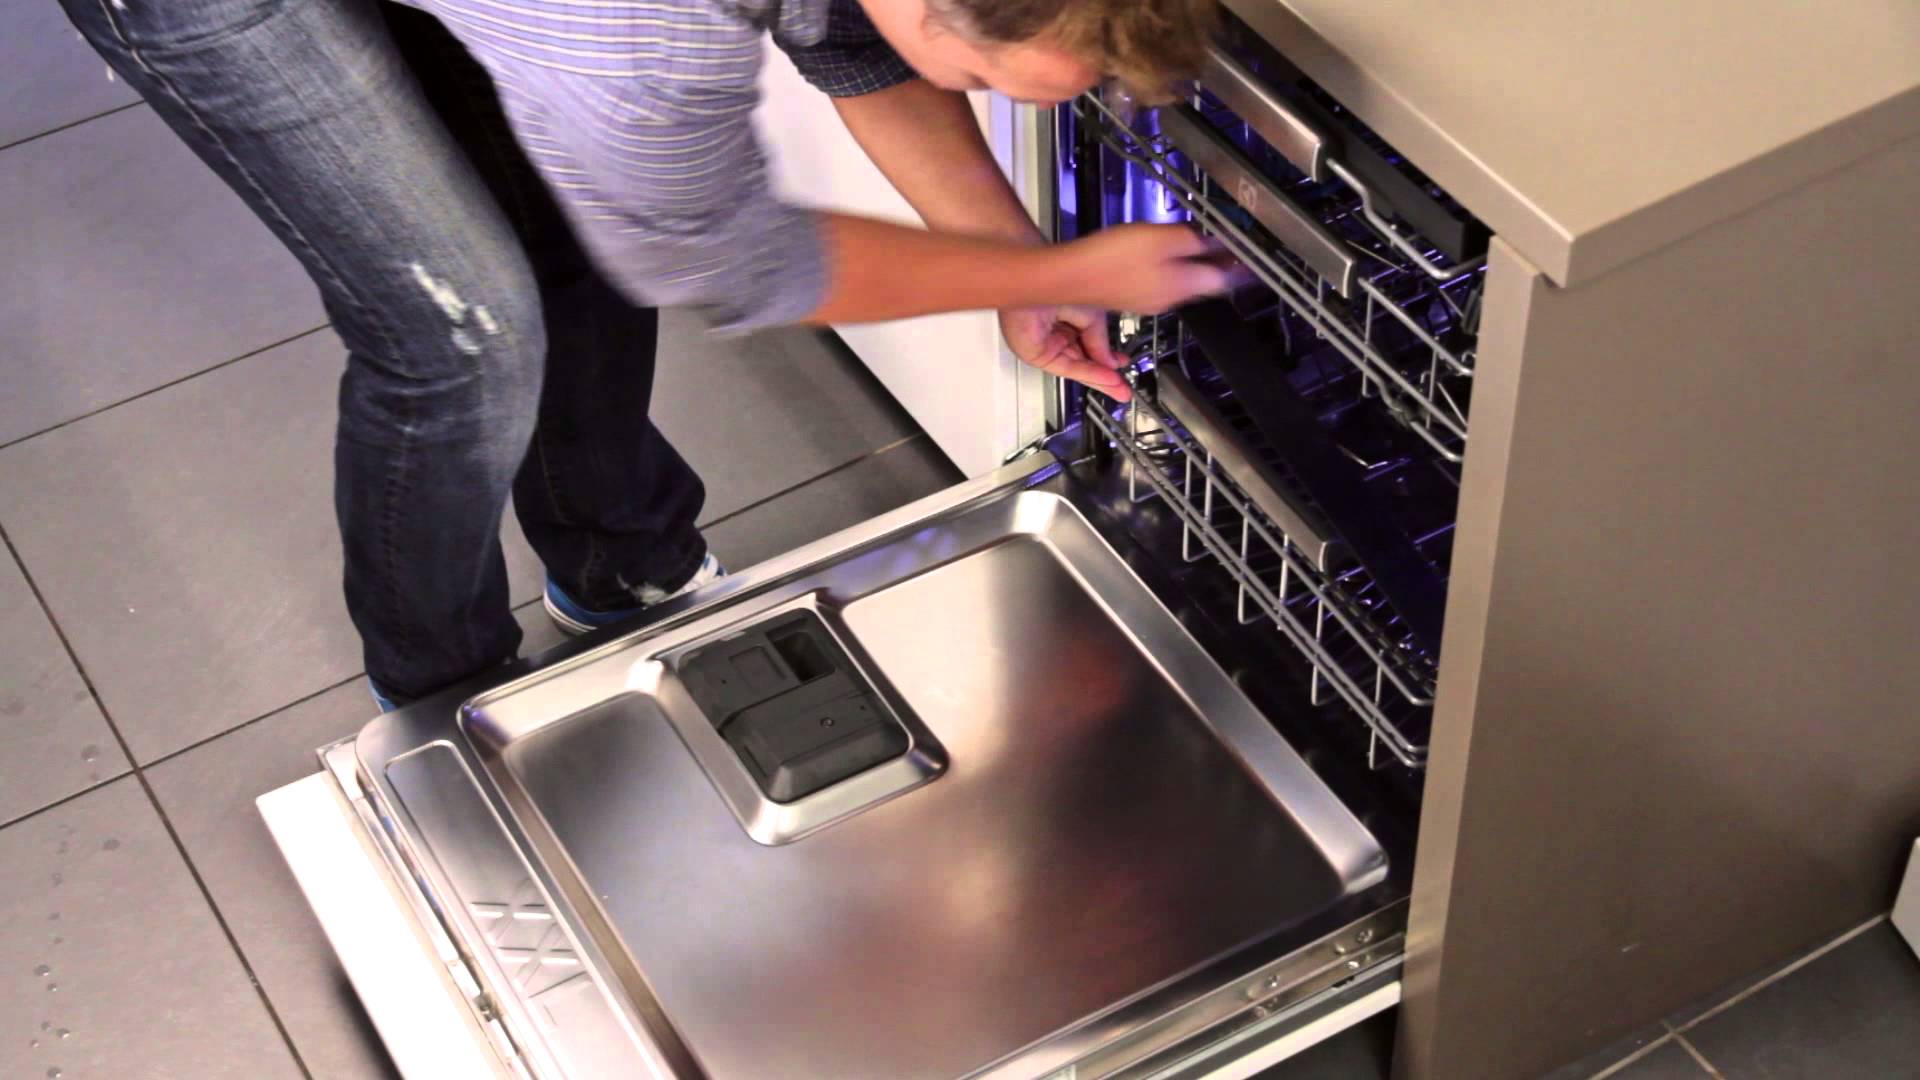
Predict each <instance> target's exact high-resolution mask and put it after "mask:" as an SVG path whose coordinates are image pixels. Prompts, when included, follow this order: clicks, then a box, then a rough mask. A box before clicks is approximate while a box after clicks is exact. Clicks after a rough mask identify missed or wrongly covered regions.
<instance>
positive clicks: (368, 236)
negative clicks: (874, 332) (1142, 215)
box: [63, 0, 1227, 708]
mask: <svg viewBox="0 0 1920 1080" xmlns="http://www.w3.org/2000/svg"><path fill="white" fill-rule="evenodd" d="M1211 2H1212V0H571V2H565V0H416V2H415V3H414V4H413V5H412V6H410V7H399V6H395V5H391V4H386V3H381V2H378V0H63V3H64V4H65V5H66V8H67V12H68V15H69V16H70V17H71V18H72V19H73V22H74V24H75V26H77V27H78V28H79V29H80V31H81V32H82V33H83V34H84V35H85V36H86V37H87V39H88V40H89V41H90V42H91V43H92V44H93V45H94V47H95V48H96V49H98V50H99V51H100V53H101V54H102V55H103V56H105V57H106V59H107V61H108V63H109V64H111V65H112V66H113V67H114V69H115V70H116V71H118V72H119V73H120V74H121V76H123V77H124V78H125V79H126V80H127V82H128V84H130V85H132V86H134V87H135V88H137V89H138V90H139V91H140V92H141V93H142V94H143V95H144V96H145V97H146V99H147V101H148V102H149V103H150V104H151V105H152V106H153V108H154V110H155V111H156V112H157V113H159V114H160V116H161V117H162V118H163V119H164V120H165V121H166V122H167V123H168V124H169V125H170V126H171V127H172V128H173V129H174V131H175V132H176V133H178V134H179V135H180V136H181V138H183V139H184V140H185V141H186V142H187V143H188V144H189V145H190V146H192V147H193V149H194V150H195V151H196V152H197V153H198V154H199V155H200V156H201V158H202V159H203V160H205V161H206V162H207V164H208V165H209V166H211V167H212V168H213V170H214V171H215V172H217V173H218V174H219V175H220V176H221V178H222V179H224V180H225V181H226V182H227V183H228V184H229V185H230V186H231V187H232V188H233V189H234V190H235V191H236V192H238V193H239V195H240V196H241V198H243V199H245V200H246V202H247V203H248V205H249V206H251V207H252V208H253V210H254V211H255V213H257V214H258V215H259V216H260V217H261V219H262V220H263V221H265V222H266V224H267V225H268V227H270V228H271V229H273V231H274V232H275V233H276V234H277V235H278V236H279V237H280V238H281V240H282V241H284V242H285V243H286V244H287V246H288V247H289V248H291V249H292V251H293V252H294V254H295V255H296V256H298V257H299V258H300V260H301V262H302V263H303V264H304V265H305V266H306V268H307V271H308V272H309V274H310V275H311V276H312V277H313V280H314V282H315V284H317V285H318V286H319V288H320V292H321V295H322V298H323V300H324V302H325V305H326V308H327V312H328V314H329V316H330V317H331V319H332V322H333V326H334V329H335V330H336V331H337V332H338V333H339V334H340V337H341V339H342V340H343V341H344V342H345V344H346V346H347V349H348V361H347V369H346V374H345V376H344V377H343V378H342V380H341V385H340V425H339V435H338V439H337V442H336V450H335V459H334V463H335V471H336V477H335V509H336V512H337V515H338V518H339V525H340V531H341V536H342V540H343V543H344V548H345V554H346V570H345V575H344V583H345V590H346V598H347V607H348V610H349V612H350V613H351V614H352V617H353V621H354V625H355V626H356V627H357V628H358V629H359V631H360V635H361V638H362V641H363V644H364V652H365V658H366V669H367V674H368V678H369V681H370V682H371V683H372V685H373V688H374V692H375V696H376V698H377V699H378V700H379V701H380V703H381V705H382V706H383V707H389V708H390V707H392V706H393V705H394V704H396V703H401V702H405V701H408V700H412V699H414V698H417V697H419V696H421V695H424V694H427V693H429V692H431V691H433V690H435V689H438V688H439V687H442V686H445V685H447V684H448V683H451V682H453V681H455V680H458V679H460V678H463V677H465V676H467V675H470V674H473V673H475V672H477V671H480V670H483V669H485V668H486V667H488V666H490V665H493V664H497V663H499V662H501V661H503V660H505V659H507V658H510V657H512V656H513V655H514V654H515V651H516V650H517V648H518V646H519V638H520V634H519V630H518V628H517V627H516V625H515V623H514V621H513V619H512V617H511V615H510V614H509V612H508V604H507V585H506V571H505V566H504V563H503V561H502V557H501V552H500V545H499V540H498V531H499V524H500V517H501V514H502V513H503V512H504V509H505V506H506V503H507V498H508V494H509V492H511V493H512V495H513V502H514V506H515V508H516V510H517V511H518V513H519V515H520V520H521V524H522V526H523V529H524V531H525V533H526V535H527V539H528V541H529V542H530V543H531V544H532V546H533V548H534V550H535V551H536V552H537V553H538V554H539V556H540V557H541V559H542V560H543V561H544V562H545V564H546V567H547V572H548V584H547V592H546V595H547V607H548V610H549V611H550V612H551V613H553V615H554V617H555V618H556V619H557V620H558V621H559V622H560V623H561V624H562V625H563V626H564V627H566V628H568V629H570V630H575V631H578V630H583V629H587V628H590V627H593V626H599V625H604V624H606V623H609V622H612V621H615V620H617V619H619V618H621V617H623V616H626V615H629V614H631V613H633V612H634V611H636V610H638V609H639V608H641V607H644V606H645V605H648V604H654V603H659V602H660V601H662V600H664V599H667V598H669V597H672V596H674V595H677V594H679V593H680V592H683V591H685V590H687V589H690V588H693V587H695V586H697V585H699V584H701V583H703V582H705V581H707V580H710V579H711V578H712V577H714V576H716V575H717V574H718V573H719V572H720V570H719V567H718V565H717V564H716V563H715V562H714V560H713V558H712V556H711V555H709V554H708V552H707V550H706V543H705V541H704V540H703V539H702V538H701V536H700V534H699V533H698V532H697V531H696V530H695V528H694V522H695V520H696V518H697V517H698V514H699V511H700V506H701V503H702V501H703V499H704V497H705V493H704V490H703V489H702V487H701V484H700V481H699V479H698V478H697V477H696V476H695V475H694V474H693V472H692V471H691V470H690V469H689V468H688V467H687V465H686V463H685V462H684V461H682V460H681V458H680V457H679V455H678V454H677V453H675V451H674V449H673V448H672V447H671V446H670V445H668V444H667V442H666V440H665V439H664V438H662V436H661V434H660V432H659V431H658V430H657V429H656V428H655V427H654V426H653V425H652V424H651V423H650V422H648V420H647V403H648V397H649V395H650V393H651V390H652V382H653V349H654V340H655V327H656V320H655V311H654V308H655V307H657V306H661V305H669V304H685V305H692V306H694V307H696V308H698V309H700V310H701V312H702V313H703V314H704V315H705V316H706V317H707V318H708V319H709V320H710V321H711V322H712V323H713V324H715V325H716V327H718V328H719V329H720V330H722V331H726V332H740V331H746V330H752V329H756V328H760V327H765V326H772V325H777V324H781V323H794V322H799V323H810V324H825V323H834V322H859V321H865V320H878V319H893V318H901V317H905V316H911V315H920V314H927V313H931V312H937V311H950V310H966V309H998V310H999V311H1000V312H1001V313H1002V314H1001V326H1002V328H1003V330H1004V333H1005V335H1006V337H1007V340H1008V343H1009V345H1010V346H1011V347H1012V348H1013V350H1014V351H1015V352H1016V353H1017V354H1018V355H1019V356H1020V357H1021V358H1022V359H1024V360H1026V361H1027V362H1029V363H1032V364H1037V365H1039V366H1040V367H1043V368H1045V369H1047V370H1049V371H1053V372H1056V373H1058V374H1061V375H1064V376H1068V377H1070V378H1075V379H1078V380H1080V381H1082V382H1085V383H1088V384H1090V385H1093V386H1098V387H1102V388H1105V389H1109V390H1111V391H1113V392H1115V393H1124V384H1123V383H1122V382H1121V380H1120V379H1119V377H1118V375H1117V374H1116V373H1115V371H1114V370H1113V369H1114V367H1115V365H1116V360H1115V358H1114V357H1113V356H1112V355H1111V354H1110V352H1109V350H1108V348H1107V343H1106V337H1105V322H1104V311H1105V310H1106V309H1107V308H1110V307H1117V308H1125V309H1129V310H1138V311H1158V310H1163V309H1165V308H1167V307H1170V306H1172V305H1174V304H1177V303H1179V302H1181V301H1183V300H1185V299H1188V298H1190V297H1193V296H1197V295H1201V294H1205V293H1209V292H1216V291H1219V290H1220V289H1222V288H1224V287H1225V285H1226V280H1227V272H1226V270H1225V268H1224V267H1223V266H1222V265H1221V262H1220V259H1219V256H1218V255H1217V254H1216V253H1215V252H1214V251H1213V250H1212V249H1211V248H1209V247H1208V246H1207V245H1206V244H1205V243H1204V242H1203V241H1201V240H1200V239H1199V238H1198V237H1197V236H1196V235H1195V234H1194V233H1192V232H1191V231H1189V230H1187V229H1186V228H1184V227H1181V226H1129V227H1125V228H1121V229H1115V230H1110V231H1108V232H1104V233H1101V234H1098V235H1095V236H1093V237H1089V238H1087V239H1084V240H1081V241H1077V242H1075V243H1071V244H1066V245H1061V246H1057V247H1052V248H1049V247H1046V246H1044V245H1042V244H1040V243H1039V239H1040V238H1039V236H1038V234H1037V232H1036V231H1035V230H1034V228H1033V226H1032V224H1031V223H1030V222H1029V221H1028V219H1027V217H1026V215H1025V213H1024V212H1023V211H1022V209H1021V206H1020V204H1019V201H1018V199H1017V198H1016V197H1015V195H1014V193H1013V192H1012V191H1011V190H1010V188H1009V187H1008V186H1007V184H1006V182H1005V180H1004V179H1003V178H1002V177H1001V175H1000V173H999V170H998V169H997V168H996V166H995V164H994V162H993V160H992V158H991V155H990V154H989V152H988V150H987V147H986V145H985V143H984V141H983V140H982V138H981V136H980V133H979V130H978V128H977V127H976V125H975V122H974V119H973V114H972V111H971V110H970V108H969V107H968V105H967V103H966V99H965V96H964V94H963V93H961V91H965V90H969V89H978V88H986V87H990V88H992V89H995V90H999V91H1002V92H1004V93H1007V94H1010V95H1012V96H1014V97H1017V98H1021V99H1025V100H1031V101H1040V102H1057V101H1061V100H1064V99H1066V98H1069V97H1071V96H1072V95H1074V94H1076V93H1078V92H1080V91H1082V90H1084V89H1086V88H1087V87H1089V86H1091V85H1093V84H1094V83H1095V82H1096V81H1098V80H1099V79H1101V78H1103V77H1106V76H1108V75H1117V76H1120V77H1122V78H1125V79H1127V80H1128V81H1129V82H1131V83H1133V84H1135V85H1137V86H1141V87H1143V88H1146V89H1148V90H1149V91H1151V90H1153V89H1155V88H1157V87H1158V86H1160V85H1163V84H1164V82H1165V80H1166V79H1167V78H1168V77H1169V75H1171V74H1174V73H1177V72H1179V71H1180V70H1181V69H1183V68H1184V67H1187V66H1189V65H1191V64H1192V62H1193V61H1194V60H1195V58H1196V57H1197V54H1198V51H1199V49H1200V47H1201V45H1202V43H1203V41H1204V35H1205V32H1206V26H1207V23H1208V21H1209V20H1208V14H1209V11H1210V4H1211ZM763 33H771V34H772V36H773V38H774V40H775V41H776V42H777V43H778V44H779V45H780V46H781V47H783V48H784V49H785V50H786V51H787V52H788V53H789V54H790V55H791V56H792V57H793V59H794V60H795V62H796V64H798V66H799V67H800V69H801V71H802V72H803V73H805V74H806V76H807V78H808V79H809V81H811V82H812V83H813V84H814V85H815V86H817V87H819V88H820V89H822V90H824V91H826V92H827V93H829V94H832V95H835V100H836V103H837V105H838V108H839V112H840V115H841V117H842V119H843V120H844V121H845V123H846V125H847V127H848V128H849V130H851V131H852V133H853V134H854V136H855V137H856V138H857V139H858V140H859V142H860V144H861V145H862V146H863V147H864V148H865V149H866V151H867V152H868V154H869V155H870V156H871V157H872V158H873V160H874V162H875V164H877V165H878V166H879V167H880V169H881V171H882V172H884V173H885V174H886V175H887V177H888V178H889V179H890V180H891V181H892V182H893V184H894V185H895V186H896V187H897V188H898V189H899V190H900V191H901V193H902V194H903V195H904V196H905V197H906V198H907V200H908V201H909V202H910V203H912V204H913V206H914V208H915V209H916V210H918V211H919V212H920V214H921V216H922V217H923V218H924V219H925V220H926V222H927V224H928V225H929V226H930V230H931V231H921V230H916V229H908V228H902V227H899V226H896V225H891V224H885V223H881V222H878V221H873V220H868V219H863V218H859V217H852V216H847V215H840V214H826V213H816V212H811V211H807V210H803V209H800V208H797V207H793V206H789V205H786V204H783V203H781V202H779V201H778V200H776V199H775V198H774V197H773V196H772V194H771V192H770V191H769V188H768V181H767V177H766V171H765V166H764V163H763V161H762V159H761V156H760V152H759V149H758V147H757V145H756V144H755V141H754V136H753V131H752V126H751V122H750V114H751V111H752V109H753V106H754V104H755V100H756V93H755V82H756V76H757V73H758V68H759V62H760V41H759V39H760V35H762V34H763Z"/></svg>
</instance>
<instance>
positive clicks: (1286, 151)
mask: <svg viewBox="0 0 1920 1080" xmlns="http://www.w3.org/2000/svg"><path fill="white" fill-rule="evenodd" d="M1200 85H1201V86H1203V87H1205V88H1206V89H1207V90H1208V92H1210V93H1212V94H1213V96H1214V97H1217V98H1219V99H1220V101H1221V103H1222V104H1224V105H1226V107H1227V108H1229V109H1232V110H1233V112H1234V115H1236V116H1238V117H1239V118H1240V119H1242V120H1244V121H1246V122H1247V125H1248V126H1249V127H1251V128H1253V130H1254V131H1256V132H1258V133H1259V135H1260V137H1261V138H1262V139H1265V140H1266V141H1267V145H1269V146H1271V147H1273V148H1274V149H1275V150H1278V151H1279V152H1280V156H1282V157H1284V158H1286V159H1287V160H1288V161H1289V162H1291V163H1292V164H1293V167H1294V168H1296V169H1299V170H1300V171H1301V172H1303V173H1306V174H1307V175H1308V176H1309V177H1312V178H1313V179H1314V180H1315V181H1318V182H1324V181H1325V180H1326V179H1327V159H1328V157H1329V156H1331V153H1332V150H1331V148H1330V145H1329V140H1328V139H1327V136H1326V135H1325V134H1324V133H1322V132H1321V130H1320V128H1319V126H1318V125H1316V124H1315V123H1314V122H1313V121H1311V120H1309V119H1307V117H1306V116H1304V115H1302V114H1301V113H1300V112H1299V111H1298V110H1297V109H1295V108H1294V107H1293V106H1292V105H1291V104H1289V103H1288V102H1287V100H1286V99H1285V98H1283V97H1281V96H1280V95H1279V94H1276V93H1274V92H1273V88H1272V87H1270V86H1268V85H1267V84H1266V82H1265V81H1263V80H1262V79H1261V78H1260V77H1259V76H1258V75H1255V74H1254V73H1253V72H1252V71H1250V70H1248V69H1247V67H1246V65H1244V64H1242V63H1241V62H1240V61H1238V60H1236V59H1234V58H1233V55H1232V54H1230V53H1228V52H1227V51H1226V50H1225V49H1223V48H1221V47H1220V46H1219V45H1217V44H1216V45H1209V46H1207V55H1206V58H1205V59H1204V60H1202V61H1201V67H1200Z"/></svg>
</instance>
